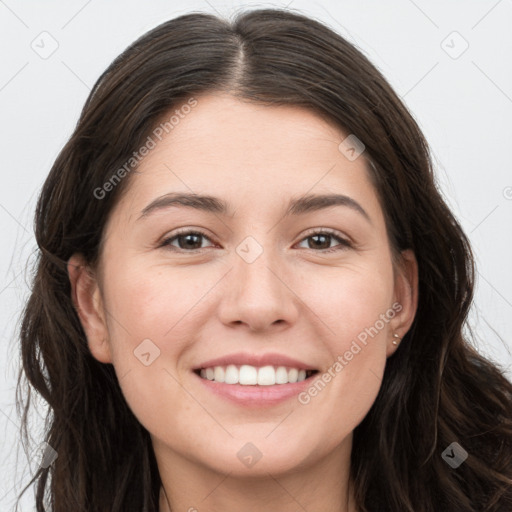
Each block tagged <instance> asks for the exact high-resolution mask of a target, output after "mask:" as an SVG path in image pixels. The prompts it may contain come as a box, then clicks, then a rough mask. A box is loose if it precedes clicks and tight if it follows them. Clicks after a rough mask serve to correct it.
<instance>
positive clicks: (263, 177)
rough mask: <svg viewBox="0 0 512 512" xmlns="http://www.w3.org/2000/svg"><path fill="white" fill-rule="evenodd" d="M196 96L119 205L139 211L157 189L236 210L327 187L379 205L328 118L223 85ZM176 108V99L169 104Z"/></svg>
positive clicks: (270, 205)
mask: <svg viewBox="0 0 512 512" xmlns="http://www.w3.org/2000/svg"><path fill="white" fill-rule="evenodd" d="M196 100H197V103H196V105H195V106H194V107H193V108H190V109H187V110H183V112H187V113H186V114H184V113H183V112H182V113H181V115H179V116H177V115H176V116H174V123H173V128H172V130H170V131H169V133H167V134H164V135H163V137H162V139H161V140H160V141H158V142H157V143H156V146H155V147H154V149H152V150H151V151H150V152H149V153H148V154H147V155H146V156H145V157H144V159H143V160H142V162H141V164H140V165H139V168H138V171H139V172H138V173H137V174H134V175H132V176H131V177H130V185H129V187H128V190H127V191H126V194H125V195H127V196H128V198H127V201H125V206H126V204H127V203H129V205H130V206H131V209H132V210H133V209H135V208H138V210H139V211H138V213H140V210H142V209H143V208H144V207H145V206H146V205H147V204H148V203H149V202H150V201H151V200H153V199H155V197H157V196H159V195H162V194H166V193H169V192H175V191H178V192H187V193H194V194H204V195H206V194H207V195H210V196H216V197H220V198H223V199H224V200H225V202H227V203H228V204H229V205H231V206H232V208H230V211H237V212H238V211H239V212H240V213H243V211H244V210H245V209H250V210H254V209H257V210H258V211H259V212H260V213H261V212H263V211H265V212H267V211H270V210H273V209H274V208H275V207H277V208H283V207H284V206H285V205H288V204H289V199H290V198H291V197H297V196H301V195H305V194H327V193H343V194H345V195H349V196H352V197H354V196H355V197H357V198H358V199H357V201H358V202H360V201H362V200H364V202H365V203H366V204H367V208H368V209H370V210H371V209H372V208H373V209H374V210H375V209H378V208H379V207H378V204H377V199H376V194H375V191H374V189H373V186H372V185H371V182H370V180H369V178H368V169H367V167H368V166H367V162H366V160H365V158H364V156H361V157H359V158H357V159H355V160H349V159H348V158H347V157H346V156H345V154H344V153H343V152H341V151H340V149H339V145H340V143H341V141H343V140H344V139H345V138H346V137H347V135H348V134H347V133H345V132H344V131H343V130H342V129H340V128H339V127H337V126H335V125H334V123H332V122H329V121H327V120H325V119H323V118H322V117H320V116H319V115H318V114H316V113H315V112H313V111H311V110H308V109H305V108H302V107H299V106H292V105H280V106H267V105H262V104H257V103H249V102H247V101H242V100H239V99H237V98H234V97H232V96H229V95H227V94H222V93H215V94H209V95H205V96H199V97H197V98H196ZM177 111H178V112H177ZM179 111H180V106H179V105H177V106H176V107H175V108H174V109H173V112H176V113H179ZM173 112H170V113H169V115H166V116H165V117H164V118H163V119H167V120H168V119H169V118H170V116H171V115H172V113H173ZM363 155H364V154H363ZM355 197H354V198H355ZM365 209H366V207H365ZM134 215H135V213H132V214H131V215H130V217H133V216H134Z"/></svg>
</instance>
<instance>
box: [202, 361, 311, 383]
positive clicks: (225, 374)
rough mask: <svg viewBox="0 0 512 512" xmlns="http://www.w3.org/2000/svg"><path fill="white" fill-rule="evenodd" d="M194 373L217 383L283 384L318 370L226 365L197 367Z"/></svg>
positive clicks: (309, 375) (294, 381) (302, 379)
mask: <svg viewBox="0 0 512 512" xmlns="http://www.w3.org/2000/svg"><path fill="white" fill-rule="evenodd" d="M193 371H194V373H195V374H196V375H197V376H198V377H200V378H202V379H204V380H209V381H213V382H217V383H222V384H228V385H238V386H253V387H254V386H256V387H259V386H281V385H286V384H295V383H297V382H302V381H304V380H307V379H311V378H312V377H313V376H314V375H316V374H317V373H318V370H311V369H304V368H294V367H287V366H273V365H266V366H259V367H258V366H251V365H234V364H230V365H225V366H210V367H207V368H196V369H195V370H193Z"/></svg>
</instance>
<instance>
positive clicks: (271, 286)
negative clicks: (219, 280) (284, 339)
mask: <svg viewBox="0 0 512 512" xmlns="http://www.w3.org/2000/svg"><path fill="white" fill-rule="evenodd" d="M278 259H279V258H278V256H277V255H276V254H275V252H273V251H270V250H264V251H263V252H262V253H261V254H260V255H259V256H258V257H257V258H256V259H255V260H254V261H252V262H250V260H246V259H244V258H243V257H239V255H238V254H237V255H235V257H234V264H233V267H232V269H231V271H230V272H229V273H228V274H227V276H226V279H225V282H224V283H223V290H222V292H221V294H222V295H221V297H222V298H221V302H220V304H219V309H218V315H219V318H220V320H221V321H222V322H223V323H224V324H225V325H229V326H234V325H240V324H243V325H245V326H246V327H247V328H248V329H249V330H251V331H254V332H257V331H266V332H268V330H269V329H273V328H276V329H285V328H286V327H290V325H293V324H294V323H295V322H296V321H297V319H298V317H299V310H300V304H301V300H300V299H299V295H298V290H294V288H296V285H295V283H294V279H293V272H292V269H286V267H285V263H284V262H283V261H282V260H281V261H278Z"/></svg>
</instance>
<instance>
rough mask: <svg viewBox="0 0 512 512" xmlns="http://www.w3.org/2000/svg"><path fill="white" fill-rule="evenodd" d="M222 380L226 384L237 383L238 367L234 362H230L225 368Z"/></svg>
mask: <svg viewBox="0 0 512 512" xmlns="http://www.w3.org/2000/svg"><path fill="white" fill-rule="evenodd" d="M224 382H225V383H226V384H238V368H237V367H236V366H235V365H234V364H230V365H229V366H228V367H227V368H226V375H225V377H224Z"/></svg>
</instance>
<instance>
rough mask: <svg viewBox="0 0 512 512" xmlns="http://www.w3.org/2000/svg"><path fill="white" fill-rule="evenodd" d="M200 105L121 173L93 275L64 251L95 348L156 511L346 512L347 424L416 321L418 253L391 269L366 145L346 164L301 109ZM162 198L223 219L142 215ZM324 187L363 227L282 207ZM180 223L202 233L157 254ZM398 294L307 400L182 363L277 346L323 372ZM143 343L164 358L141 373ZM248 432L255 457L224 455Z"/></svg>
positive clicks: (354, 420) (327, 126) (342, 215)
mask: <svg viewBox="0 0 512 512" xmlns="http://www.w3.org/2000/svg"><path fill="white" fill-rule="evenodd" d="M197 100H198V104H197V106H196V107H195V108H194V109H193V110H192V112H191V113H190V114H188V115H187V116H185V117H184V118H183V119H181V120H180V122H179V124H178V125H177V126H175V128H174V129H173V130H172V131H171V132H170V133H169V134H168V135H167V136H165V137H164V138H163V139H162V141H161V142H159V143H158V144H157V145H156V147H155V148H154V149H153V150H152V151H151V152H150V153H149V154H148V155H147V156H146V157H145V158H144V160H143V161H142V163H141V165H140V167H139V169H138V171H139V173H134V174H132V175H131V176H130V177H129V180H130V182H129V186H128V188H127V189H126V190H125V192H124V194H123V197H122V198H121V201H120V202H119V203H118V204H117V205H116V207H115V208H114V210H113V211H112V214H111V216H110V217H109V221H108V223H107V225H106V228H105V231H104V244H103V247H102V253H101V259H100V264H99V267H98V268H97V269H88V268H87V266H86V265H85V262H84V261H83V259H82V257H81V255H80V254H75V255H73V257H72V258H71V259H70V260H69V264H68V269H69V276H70V281H71V284H72V290H73V300H74V302H75V305H76V307H77V309H78V311H79V316H80V319H81V322H82V325H83V327H84V330H85V332H86V335H87V339H88V344H89V348H90V351H91V353H92V354H93V356H94V357H95V358H96V359H97V360H98V361H100V362H102V363H112V364H113V365H114V368H115V371H116V374H117V376H118V378H119V381H120V385H121V388H122V391H123V394H124V396H125V398H126V401H127V403H128V404H129V406H130V408H131V409H132V411H133V412H134V414H135V415H136V417H137V418H138V420H139V421H140V422H141V423H142V425H144V427H145V428H146V429H147V430H148V431H149V432H150V434H151V438H152V442H153V446H154V450H155V455H156V457H157V461H158V466H159V471H160V474H161V478H162V482H163V490H162V492H161V499H160V511H161V512H162V511H167V510H169V505H168V503H167V499H166V496H167V498H168V501H169V504H170V506H171V507H172V510H180V511H181V510H183V511H190V512H192V511H193V510H195V509H197V510H198V511H200V512H203V511H220V510H222V511H223V512H231V511H239V510H244V511H246V512H251V511H252V512H256V511H261V510H266V509H268V507H269V505H270V504H271V506H272V509H273V510H280V511H283V512H291V511H296V510H298V509H301V508H300V507H303V509H306V510H308V511H310V512H315V511H316V512H320V511H322V512H325V511H339V512H355V511H356V508H355V504H354V500H353V491H352V485H351V481H350V477H349V462H350V452H351V447H352V432H353V430H354V428H355V427H356V426H357V425H358V424H359V423H360V422H361V421H362V419H363V418H364V417H365V415H366V414H367V413H368V411H369V409H370V407H371V406H372V404H373V403H374V401H375V398H376V396H377V393H378V391H379V388H380V385H381V380H382V375H383V373H384V368H385V364H386V361H387V358H389V357H391V356H392V355H393V353H394V351H395V350H396V349H397V347H396V346H395V345H393V344H392V340H393V334H394V333H397V334H398V336H400V337H403V336H404V334H405V333H406V332H407V330H408V329H409V328H410V325H411V323H412V321H413V319H414V314H415V312H416V307H417V263H416V259H415V257H414V254H413V253H412V252H411V251H404V252H403V253H402V255H401V256H402V258H401V264H400V265H399V266H396V267H395V268H394V267H393V263H392V258H391V248H390V244H389V240H388V237H387V232H386V228H385V223H384V216H383V212H382V210H381V207H380V205H379V202H378V199H377V194H376V191H375V190H374V188H373V186H372V185H371V183H370V181H369V179H368V174H367V163H366V162H365V160H364V154H363V156H361V157H359V158H357V159H356V160H354V161H350V160H349V159H348V158H347V157H346V156H345V155H344V154H343V153H342V152H341V151H340V150H339V149H338V146H339V144H340V142H341V141H342V140H343V139H344V138H345V137H346V136H347V135H348V133H344V132H343V131H341V130H340V129H339V128H338V127H337V126H335V125H333V124H331V123H329V122H327V121H325V120H323V119H322V118H320V117H319V116H318V115H316V114H315V113H313V112H311V111H309V110H306V109H303V108H301V107H296V106H279V107H268V106H262V105H257V104H251V103H248V102H242V101H240V100H238V99H236V98H234V97H232V96H229V95H226V94H208V95H205V96H201V97H198V98H197ZM125 179H128V178H125ZM168 192H194V193H197V194H209V195H213V196H216V197H219V198H221V199H224V200H225V201H227V202H228V203H229V205H230V207H231V209H232V210H233V212H232V213H233V215H226V216H223V215H220V214H213V213H208V212H202V211H199V210H194V209H192V208H186V207H182V206H172V207H168V208H166V209H162V210H158V211H154V212H153V213H151V214H150V215H148V216H146V217H143V218H142V219H139V217H140V215H141V211H142V210H143V209H144V208H145V207H146V206H147V205H148V204H149V203H150V202H151V201H153V200H154V199H155V198H157V197H159V196H161V195H164V194H166V193H168ZM333 192H336V193H340V194H345V195H347V196H350V197H351V198H352V199H354V200H355V201H357V202H358V203H359V204H360V205H361V206H362V207H363V208H364V210H365V211H366V212H367V213H368V215H369V218H370V221H371V222H369V221H367V220H366V219H365V218H364V216H363V215H361V214H360V213H358V212H357V211H355V210H353V209H351V208H349V207H347V206H334V207H330V208H327V209H324V210H320V211H313V212H308V213H305V214H302V215H299V216H294V217H292V216H290V217H283V215H284V213H285V209H286V206H287V204H288V201H289V199H290V198H292V197H294V198H296V197H298V196H301V195H304V194H306V193H309V194H320V193H333ZM186 227H190V228H191V229H195V230H201V231H203V232H205V235H206V237H196V238H192V242H190V241H189V245H188V246H187V240H183V238H182V239H181V246H180V239H176V238H175V239H174V240H173V241H172V242H171V244H172V246H171V247H169V246H163V247H160V246H159V245H160V243H161V242H162V241H163V240H164V239H165V238H170V237H172V236H173V235H174V234H175V232H176V229H177V228H186ZM321 228H331V229H333V230H336V231H338V232H339V234H340V236H341V237H342V238H344V239H348V240H350V241H351V242H352V244H353V245H352V246H351V247H346V246H344V245H341V243H340V241H339V240H338V239H337V238H335V237H333V238H330V239H329V237H327V238H326V239H325V240H324V244H323V245H322V244H321V242H322V239H320V241H319V242H317V243H320V248H317V246H315V244H314V242H315V239H313V240H312V239H311V238H310V237H311V236H312V235H313V234H314V233H315V232H318V231H322V229H321ZM247 236H251V237H253V238H254V239H255V240H256V241H257V242H258V244H259V245H260V246H261V247H262V249H263V252H262V254H261V255H260V256H259V257H258V258H257V259H256V260H255V261H254V262H252V263H248V262H247V261H246V260H244V259H243V258H241V257H240V256H239V255H238V253H237V252H236V248H237V246H238V245H239V244H240V243H241V242H242V241H243V240H244V239H245V238H246V237H247ZM190 244H192V248H193V247H202V249H199V250H198V251H197V250H196V251H193V250H192V249H188V248H187V247H190ZM194 244H195V245H194ZM183 247H184V248H183ZM327 248H338V249H340V250H337V251H335V252H330V253H326V252H325V249H327ZM173 249H174V251H173ZM187 251H188V252H187ZM396 302H397V303H399V304H400V305H401V306H402V309H401V311H400V312H399V313H398V314H396V315H395V316H394V317H393V318H392V319H391V320H389V321H388V322H387V323H385V325H384V327H383V328H382V329H380V330H379V332H378V334H377V335H375V336H373V337H371V338H369V341H368V343H367V345H366V346H364V348H363V349H362V350H361V351H360V352H359V353H358V354H357V355H355V356H354V357H353V358H352V360H350V361H349V362H348V364H347V365H346V366H344V368H343V370H342V371H340V372H339V373H337V374H336V376H335V378H333V379H332V380H331V381H330V382H329V383H328V384H327V385H326V386H325V388H324V389H323V390H322V391H321V392H319V393H318V394H317V396H315V397H313V398H311V401H310V402H309V403H308V404H302V403H300V402H299V401H298V400H297V398H296V397H293V398H291V399H289V400H286V401H285V402H283V403H281V404H278V405H275V406H272V407H267V408H265V409H263V410H262V409H258V410H254V409H250V408H242V407H240V406H238V405H235V404H233V403H230V402H228V401H227V400H225V399H224V398H222V397H218V396H216V395H214V394H213V393H211V392H210V391H209V390H208V389H205V387H204V385H203V383H202V382H201V381H200V380H198V378H197V376H196V375H194V374H193V373H192V369H193V368H195V367H197V366H198V365H199V364H200V363H201V362H203V361H206V360H208V359H212V358H215V357H219V356H221V355H227V354H230V353H233V352H238V351H246V352H249V353H257V354H261V353H265V352H277V353H280V354H285V355H288V356H290V357H294V358H297V359H299V360H301V361H304V362H306V363H309V364H311V365H313V366H314V367H315V368H318V369H319V370H320V371H321V372H323V371H326V370H327V369H328V368H329V367H332V365H333V364H334V363H335V362H336V360H337V357H338V356H339V355H342V356H343V354H345V352H346V351H347V350H348V349H349V348H350V346H351V343H352V342H353V340H354V339H356V337H357V336H358V335H359V334H360V333H361V332H363V331H364V330H365V328H369V327H370V326H374V325H375V323H376V321H377V320H378V319H379V315H381V314H384V313H386V311H388V310H390V308H391V307H392V304H394V303H396ZM145 339H150V340H151V342H152V343H153V344H154V345H156V346H157V347H158V348H159V350H160V355H159V357H157V358H156V359H155V360H154V361H153V362H152V363H151V364H150V365H149V366H145V365H144V364H142V363H141V361H140V360H139V359H138V358H137V357H135V356H134V350H135V349H136V348H137V347H138V346H139V344H140V343H141V342H142V340H145ZM248 442H251V443H252V444H254V445H255V446H256V447H257V448H258V450H259V451H260V452H261V453H262V457H261V459H260V460H259V461H258V462H257V463H256V464H254V465H253V466H251V467H246V466H245V465H244V464H242V463H241V461H240V460H239V458H238V457H237V452H238V451H239V450H240V449H241V448H242V447H243V446H244V445H245V444H246V443H248ZM164 491H165V493H164ZM301 510H302V509H301Z"/></svg>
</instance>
